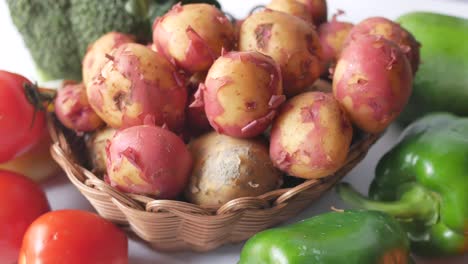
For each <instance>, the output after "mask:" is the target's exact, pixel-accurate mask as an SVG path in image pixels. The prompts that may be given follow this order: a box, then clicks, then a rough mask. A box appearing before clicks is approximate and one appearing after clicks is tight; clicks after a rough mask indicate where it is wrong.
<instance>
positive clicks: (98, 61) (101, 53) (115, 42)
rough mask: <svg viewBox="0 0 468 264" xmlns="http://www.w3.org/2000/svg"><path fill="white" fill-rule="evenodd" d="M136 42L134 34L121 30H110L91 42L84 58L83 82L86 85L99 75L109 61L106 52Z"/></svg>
mask: <svg viewBox="0 0 468 264" xmlns="http://www.w3.org/2000/svg"><path fill="white" fill-rule="evenodd" d="M132 42H135V37H134V36H132V35H127V34H123V33H120V32H109V33H107V34H104V35H103V36H102V37H100V38H98V39H97V40H96V41H95V42H94V43H93V44H91V45H90V46H89V48H88V51H87V52H86V55H85V56H84V58H83V68H82V69H83V71H82V72H83V84H84V85H85V86H86V85H88V83H89V82H90V81H92V79H93V78H94V77H96V76H98V75H99V73H100V72H101V69H102V67H103V66H104V64H106V62H107V61H108V60H107V58H106V54H110V53H111V51H112V50H113V49H115V48H117V47H119V46H120V45H122V44H125V43H132Z"/></svg>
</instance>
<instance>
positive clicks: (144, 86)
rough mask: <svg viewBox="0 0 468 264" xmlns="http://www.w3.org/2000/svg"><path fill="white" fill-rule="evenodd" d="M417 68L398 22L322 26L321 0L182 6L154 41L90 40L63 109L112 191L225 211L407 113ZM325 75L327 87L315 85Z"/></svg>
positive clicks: (161, 23)
mask: <svg viewBox="0 0 468 264" xmlns="http://www.w3.org/2000/svg"><path fill="white" fill-rule="evenodd" d="M418 64H419V44H418V42H417V41H416V40H415V39H414V38H413V37H412V36H411V34H409V33H408V32H407V31H406V30H405V29H403V28H401V27H400V26H399V25H398V24H396V23H394V22H392V21H390V20H387V19H385V18H381V17H374V18H369V19H366V20H364V21H362V22H361V23H359V24H357V25H353V24H351V23H347V22H340V21H338V20H337V16H333V19H332V20H331V21H329V22H327V7H326V2H325V1H324V0H322V1H316V0H296V1H295V0H273V1H271V3H270V4H268V5H267V6H266V8H265V9H263V10H259V11H257V12H254V13H253V14H251V15H249V16H248V17H246V18H245V19H242V20H238V21H230V20H229V19H228V17H227V16H226V15H225V14H224V13H223V12H221V11H220V10H218V9H217V8H216V7H214V6H211V5H207V4H188V5H184V6H182V5H180V4H178V5H175V6H174V7H173V8H172V10H170V11H169V12H168V13H167V14H165V15H164V16H162V17H160V18H158V19H157V20H156V21H155V22H154V24H153V43H145V44H139V43H136V42H135V38H134V37H133V36H129V35H124V34H121V33H118V32H110V33H108V34H106V35H104V36H102V37H101V38H100V39H98V40H96V42H95V43H93V44H92V45H90V48H89V50H88V52H87V54H86V56H85V58H84V60H83V83H81V84H75V83H66V84H65V85H64V87H63V89H61V90H59V92H58V96H57V97H56V101H55V109H56V114H57V117H58V119H59V120H60V121H61V122H62V124H63V125H64V126H66V127H68V128H69V129H72V130H74V131H76V132H78V133H79V134H80V135H83V134H84V135H85V137H86V141H87V144H88V150H89V156H90V158H91V161H92V164H93V168H92V169H93V171H94V172H95V173H96V174H98V175H102V176H103V177H104V179H105V181H106V182H108V183H109V184H110V185H112V186H114V187H116V188H118V189H120V190H122V191H125V192H129V193H138V194H142V195H148V196H150V197H153V198H159V199H183V200H187V201H189V202H192V203H195V204H198V205H201V206H210V207H219V206H220V205H222V204H224V203H226V202H228V201H230V200H232V199H235V198H239V197H245V196H257V195H261V194H264V193H266V192H268V191H272V190H275V189H277V188H280V187H281V186H282V184H283V175H284V174H287V175H288V177H298V178H302V179H315V178H321V177H325V176H328V175H330V174H333V173H334V172H336V171H337V170H338V169H339V168H341V167H342V166H343V164H344V162H345V161H346V158H347V154H348V152H349V147H350V144H351V141H352V138H353V131H356V130H361V131H363V132H367V133H381V132H383V131H384V130H385V129H386V127H388V125H389V124H390V123H391V122H392V121H393V120H394V119H395V118H396V117H397V116H398V115H399V113H400V112H401V111H402V109H403V107H404V106H405V104H406V103H407V100H408V97H409V96H410V93H411V84H412V79H413V74H414V73H415V72H416V70H417V67H418ZM329 72H330V73H332V79H333V80H332V83H333V85H332V87H333V88H332V89H317V88H316V85H314V83H316V82H317V81H318V80H319V77H320V76H322V77H323V78H325V79H326V78H327V76H328V73H329ZM320 82H322V83H323V80H322V81H320ZM213 130H214V131H213Z"/></svg>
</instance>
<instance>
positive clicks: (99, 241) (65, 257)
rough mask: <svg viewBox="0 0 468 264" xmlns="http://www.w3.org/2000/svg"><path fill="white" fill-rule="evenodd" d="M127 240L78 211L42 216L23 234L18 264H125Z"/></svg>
mask: <svg viewBox="0 0 468 264" xmlns="http://www.w3.org/2000/svg"><path fill="white" fill-rule="evenodd" d="M127 243H128V242H127V237H126V236H125V234H124V233H123V232H122V231H120V229H118V228H117V227H116V226H115V225H113V224H112V223H111V222H109V221H107V220H105V219H103V218H101V217H99V216H98V215H95V214H92V213H89V212H85V211H78V210H61V211H53V212H50V213H47V214H44V215H42V216H41V217H39V218H38V219H37V220H36V221H34V222H33V223H32V224H31V226H30V227H29V228H28V230H27V231H26V234H25V235H24V239H23V245H22V247H21V252H20V255H19V260H18V263H19V264H43V263H47V264H62V263H67V264H75V263H76V264H83V263H86V264H98V263H99V264H126V263H128V244H127Z"/></svg>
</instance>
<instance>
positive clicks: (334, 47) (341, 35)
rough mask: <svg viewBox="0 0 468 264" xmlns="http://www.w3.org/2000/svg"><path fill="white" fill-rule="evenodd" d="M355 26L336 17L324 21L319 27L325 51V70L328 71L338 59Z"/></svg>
mask: <svg viewBox="0 0 468 264" xmlns="http://www.w3.org/2000/svg"><path fill="white" fill-rule="evenodd" d="M353 26H354V25H353V24H352V23H348V22H341V21H338V20H336V18H334V19H333V20H332V21H330V22H326V23H323V24H321V25H320V26H319V27H318V35H319V38H320V43H321V44H322V51H323V57H322V58H323V64H324V69H323V72H326V71H327V70H328V66H329V65H330V64H334V63H336V61H337V60H338V57H339V56H340V54H341V50H342V49H343V47H344V45H345V41H346V38H347V37H348V34H349V32H350V31H351V29H352V28H353Z"/></svg>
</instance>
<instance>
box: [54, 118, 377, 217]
mask: <svg viewBox="0 0 468 264" xmlns="http://www.w3.org/2000/svg"><path fill="white" fill-rule="evenodd" d="M47 119H48V128H49V133H50V135H51V138H52V142H53V144H52V145H51V147H50V152H51V154H52V157H53V159H54V160H55V161H56V162H57V163H58V164H59V165H60V166H61V167H62V169H64V170H65V172H66V175H67V177H68V178H69V180H70V181H71V182H72V183H73V184H74V185H75V186H76V187H78V188H80V189H81V188H82V189H85V190H86V191H87V192H90V193H94V194H95V195H99V194H102V193H105V194H106V195H108V196H109V197H111V199H112V200H113V201H115V202H117V203H118V204H120V205H122V206H125V207H127V209H133V210H136V211H143V212H153V213H154V212H158V213H162V212H171V213H175V214H181V213H182V214H190V215H193V216H203V217H208V218H209V217H210V216H216V217H219V216H221V215H231V214H233V213H236V212H238V211H242V210H266V209H269V208H273V207H277V206H280V205H281V204H287V203H288V202H289V201H290V200H291V199H293V198H295V197H297V196H298V195H299V194H301V193H302V192H306V191H308V190H311V189H316V188H320V187H321V186H330V187H333V186H334V185H335V184H336V183H337V182H338V181H340V180H341V179H342V178H343V177H344V176H346V174H347V173H348V172H349V171H350V170H351V169H352V168H354V166H355V165H357V164H358V163H359V162H360V161H361V160H362V159H363V158H364V157H365V154H367V152H368V150H369V148H370V147H371V146H372V145H373V144H374V143H375V142H376V141H377V140H378V139H379V138H380V137H381V136H382V134H383V133H380V134H368V133H366V134H364V135H363V136H362V137H361V138H360V139H358V140H357V141H356V142H354V143H353V144H352V145H351V147H350V149H349V152H348V156H347V160H346V162H345V163H344V165H343V166H342V167H341V168H340V169H339V170H338V171H337V172H335V173H334V174H332V175H329V176H326V177H323V178H319V179H309V180H305V181H304V182H303V183H301V184H298V185H296V186H294V187H291V188H281V189H276V190H273V191H270V192H267V193H265V194H262V195H259V196H254V197H241V198H236V199H234V200H231V201H229V202H227V203H225V204H223V205H221V206H219V207H204V206H200V205H196V204H192V203H189V202H185V201H179V200H165V199H155V198H152V197H149V196H144V195H138V194H131V193H125V192H122V191H120V190H118V189H116V188H114V187H112V186H110V185H109V184H107V183H105V182H104V181H103V180H102V179H101V178H100V177H98V176H96V175H94V174H93V173H92V172H91V171H89V170H88V169H86V168H84V167H83V166H82V165H80V164H78V163H77V162H76V161H75V160H76V159H75V158H74V153H73V150H72V148H71V146H70V144H69V142H68V141H67V138H66V137H65V135H64V133H63V129H64V128H63V127H62V126H61V125H60V124H59V122H58V121H57V120H56V118H55V116H54V115H53V114H49V115H48V118H47ZM286 177H288V176H286ZM327 189H329V188H326V189H325V190H323V192H325V191H326V190H327Z"/></svg>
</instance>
